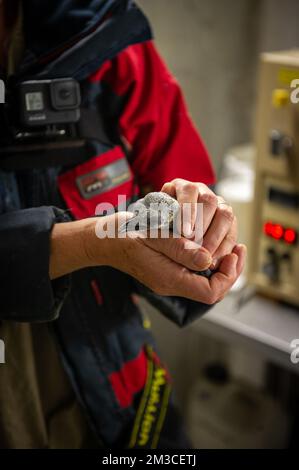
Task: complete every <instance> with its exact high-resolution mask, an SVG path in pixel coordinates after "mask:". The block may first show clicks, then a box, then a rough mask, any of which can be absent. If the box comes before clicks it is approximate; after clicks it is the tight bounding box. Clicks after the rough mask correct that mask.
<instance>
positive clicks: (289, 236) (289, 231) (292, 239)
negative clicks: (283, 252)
mask: <svg viewBox="0 0 299 470" xmlns="http://www.w3.org/2000/svg"><path fill="white" fill-rule="evenodd" d="M283 239H284V241H285V242H286V243H289V244H290V245H293V244H294V243H296V240H297V233H296V230H294V229H293V228H286V229H285V231H284V236H283Z"/></svg>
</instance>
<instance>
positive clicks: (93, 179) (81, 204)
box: [58, 146, 138, 219]
mask: <svg viewBox="0 0 299 470" xmlns="http://www.w3.org/2000/svg"><path fill="white" fill-rule="evenodd" d="M58 186H59V190H60V193H61V195H62V197H63V199H64V201H65V203H66V206H67V208H68V209H69V210H70V211H71V212H72V214H73V216H74V217H75V218H76V219H83V218H86V217H92V216H94V215H95V214H98V213H99V205H100V204H103V203H104V204H105V205H106V204H108V205H107V209H108V210H109V208H110V209H112V208H113V207H117V206H119V205H121V206H122V208H125V202H126V203H130V202H131V200H132V199H133V198H134V196H136V195H137V193H138V187H137V185H136V183H135V181H134V177H133V173H132V171H131V168H130V166H129V164H128V162H127V159H126V156H125V154H124V152H123V150H122V148H121V147H120V146H116V147H114V148H112V149H110V150H108V151H107V152H105V153H102V154H101V155H98V156H95V157H94V158H91V159H90V160H88V161H86V162H84V163H83V164H81V165H78V166H76V167H75V168H72V169H71V170H69V171H67V172H65V173H63V174H61V175H60V176H59V178H58ZM120 196H121V198H120ZM103 207H104V206H103Z"/></svg>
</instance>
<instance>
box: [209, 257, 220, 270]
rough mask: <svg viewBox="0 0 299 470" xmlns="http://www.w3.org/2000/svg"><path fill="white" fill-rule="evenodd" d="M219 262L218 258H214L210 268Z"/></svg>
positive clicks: (213, 267)
mask: <svg viewBox="0 0 299 470" xmlns="http://www.w3.org/2000/svg"><path fill="white" fill-rule="evenodd" d="M217 264H218V258H213V260H212V263H211V266H210V269H215V268H216V266H217Z"/></svg>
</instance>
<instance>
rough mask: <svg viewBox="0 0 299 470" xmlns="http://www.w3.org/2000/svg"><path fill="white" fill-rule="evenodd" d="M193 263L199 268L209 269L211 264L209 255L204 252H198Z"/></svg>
mask: <svg viewBox="0 0 299 470" xmlns="http://www.w3.org/2000/svg"><path fill="white" fill-rule="evenodd" d="M194 262H195V264H196V265H198V266H200V267H201V268H206V267H209V266H210V264H211V255H210V253H208V252H207V251H206V250H204V251H203V250H198V251H197V253H196V255H195V256H194Z"/></svg>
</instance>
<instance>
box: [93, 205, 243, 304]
mask: <svg viewBox="0 0 299 470" xmlns="http://www.w3.org/2000/svg"><path fill="white" fill-rule="evenodd" d="M128 217H129V214H128V213H125V212H123V213H118V214H115V215H111V216H106V217H100V218H98V219H91V220H90V222H89V228H88V230H87V231H86V234H87V237H86V243H85V247H86V252H87V256H88V259H89V264H92V265H94V266H96V265H108V266H112V267H114V268H116V269H119V270H120V271H123V272H126V273H127V274H129V275H131V276H133V277H134V278H135V279H137V280H138V281H140V282H141V283H142V284H144V285H145V286H147V287H148V288H150V289H151V290H152V291H153V292H155V293H157V294H159V295H164V296H179V297H186V298H189V299H192V300H195V301H198V302H203V303H206V304H209V305H212V304H214V303H216V302H218V301H220V300H221V299H222V298H223V297H224V296H225V295H226V293H227V292H228V291H229V290H230V288H231V287H232V285H233V284H234V283H235V281H236V279H237V278H238V277H239V275H240V274H241V272H242V270H243V267H244V262H245V256H246V248H245V247H244V246H243V245H237V246H236V247H235V248H234V250H233V252H232V253H231V254H229V255H227V256H225V257H224V258H223V260H222V261H221V264H220V266H219V268H218V270H217V272H216V273H215V274H214V275H213V276H212V277H211V278H210V279H207V278H205V277H203V276H200V275H197V274H196V273H195V271H203V270H205V269H207V268H208V267H209V266H210V264H211V261H212V259H211V255H210V254H209V252H208V251H207V250H206V249H204V248H202V247H199V246H198V245H197V244H195V243H194V242H192V241H190V240H187V239H185V238H167V239H165V238H158V239H149V238H145V237H144V236H142V235H140V234H139V233H138V232H135V233H134V235H132V234H131V235H130V237H126V238H117V237H116V238H109V237H106V238H101V239H99V238H97V236H96V235H95V224H97V228H98V230H99V229H104V230H105V227H107V224H108V223H111V222H114V223H115V224H116V225H117V227H118V226H120V225H122V224H123V223H124V222H125V220H126V219H127V218H128ZM111 218H113V220H112V219H111Z"/></svg>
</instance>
